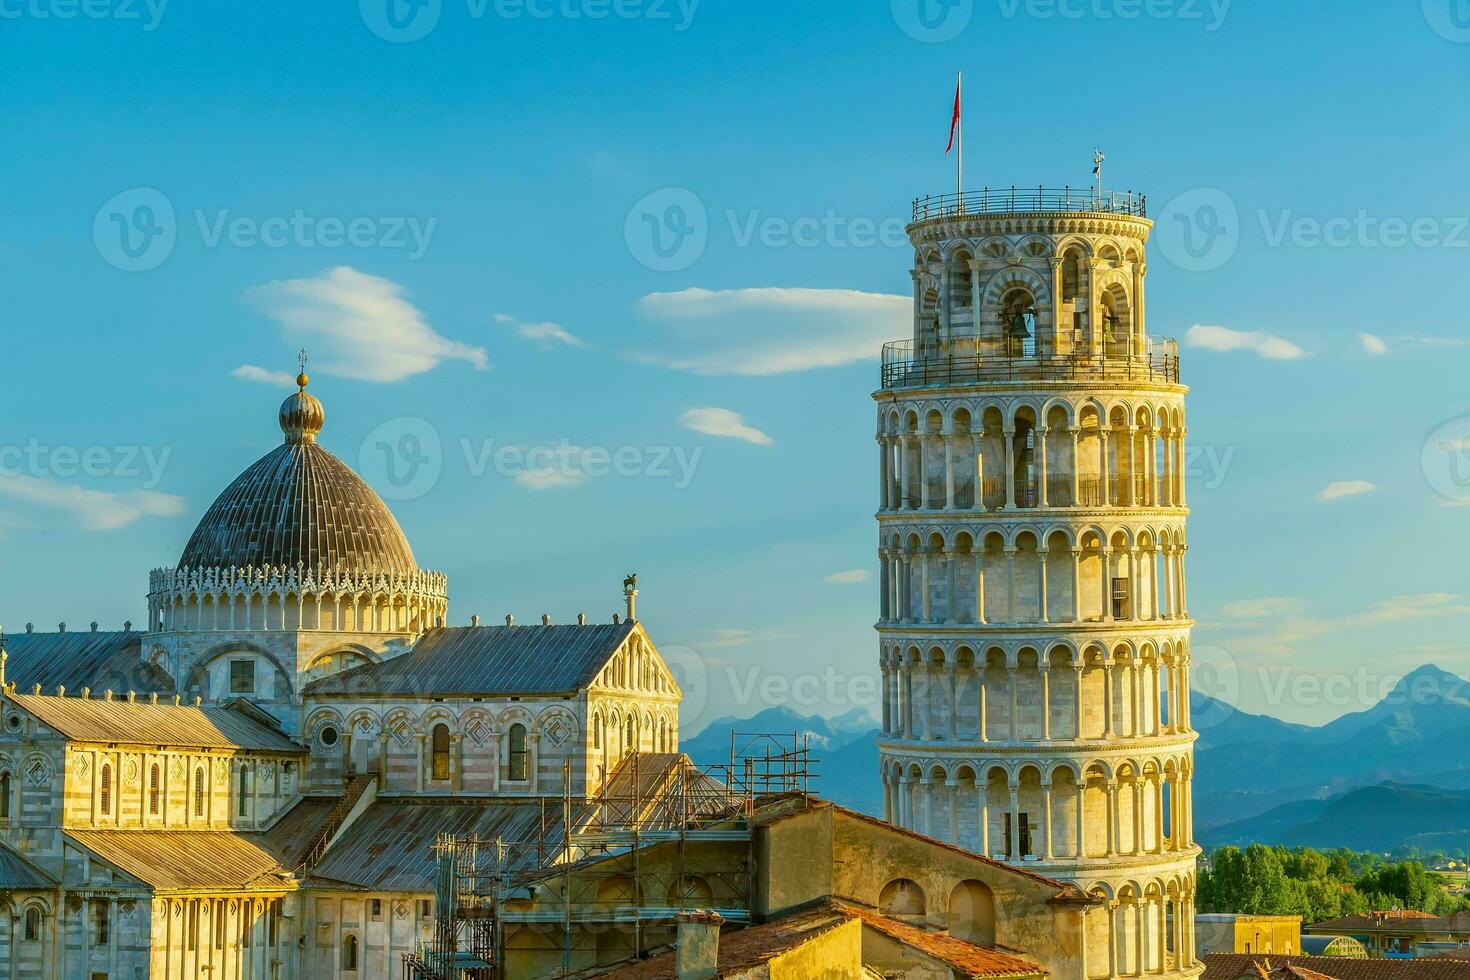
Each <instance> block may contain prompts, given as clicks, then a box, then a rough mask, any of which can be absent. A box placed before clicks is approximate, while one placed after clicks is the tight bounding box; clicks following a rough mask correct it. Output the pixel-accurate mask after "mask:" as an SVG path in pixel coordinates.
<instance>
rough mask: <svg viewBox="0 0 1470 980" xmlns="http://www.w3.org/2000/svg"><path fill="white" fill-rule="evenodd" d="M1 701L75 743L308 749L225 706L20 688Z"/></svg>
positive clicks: (269, 749) (282, 750) (300, 750)
mask: <svg viewBox="0 0 1470 980" xmlns="http://www.w3.org/2000/svg"><path fill="white" fill-rule="evenodd" d="M5 700H6V701H8V702H11V703H13V704H14V705H15V706H16V707H18V708H21V709H22V710H24V711H28V712H30V713H31V714H33V715H35V716H36V717H37V718H38V719H40V720H41V721H42V722H43V723H44V724H46V725H49V726H50V727H52V728H54V729H56V730H57V731H58V732H60V733H61V734H62V735H64V736H65V737H67V738H68V739H71V740H72V741H76V742H108V743H123V744H129V745H173V746H180V747H188V748H200V749H255V750H261V751H268V752H303V753H304V752H306V749H305V748H303V747H301V746H300V745H298V744H296V743H295V742H293V741H292V740H291V739H290V738H288V737H287V736H286V734H285V733H284V732H281V731H279V730H278V729H273V728H268V727H266V726H265V725H262V724H260V723H259V722H257V721H252V720H251V719H249V718H247V717H245V716H244V715H243V714H241V713H240V712H238V711H232V710H230V709H229V708H219V707H201V708H196V707H194V706H192V705H177V704H150V703H149V702H148V701H128V700H127V699H126V698H113V699H112V700H110V701H108V700H104V699H102V698H98V697H91V698H74V697H64V698H58V697H54V696H51V695H46V694H41V695H35V694H19V693H11V694H7V695H6V696H5Z"/></svg>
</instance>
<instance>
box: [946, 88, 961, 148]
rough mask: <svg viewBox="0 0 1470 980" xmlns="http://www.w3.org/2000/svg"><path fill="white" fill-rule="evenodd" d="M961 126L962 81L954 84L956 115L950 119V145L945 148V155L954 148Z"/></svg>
mask: <svg viewBox="0 0 1470 980" xmlns="http://www.w3.org/2000/svg"><path fill="white" fill-rule="evenodd" d="M959 128H960V83H959V82H955V84H954V115H953V116H951V117H950V120H949V145H948V146H946V147H945V148H944V155H945V156H949V151H950V150H952V149H954V134H955V131H956V130H958V129H959Z"/></svg>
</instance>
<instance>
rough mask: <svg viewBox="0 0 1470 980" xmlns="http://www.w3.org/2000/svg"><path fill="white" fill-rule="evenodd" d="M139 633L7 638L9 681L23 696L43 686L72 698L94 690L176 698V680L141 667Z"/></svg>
mask: <svg viewBox="0 0 1470 980" xmlns="http://www.w3.org/2000/svg"><path fill="white" fill-rule="evenodd" d="M142 636H143V634H142V633H140V632H138V631H137V630H122V631H118V630H92V631H90V632H76V631H70V630H68V631H65V632H60V633H14V634H6V635H5V638H4V642H3V643H0V646H3V647H4V649H5V652H6V654H7V657H6V661H5V679H6V681H7V682H9V683H12V684H14V685H15V686H16V688H17V689H19V690H21V691H29V690H30V689H31V688H32V687H33V686H34V685H36V684H40V685H41V686H42V687H43V688H45V689H46V690H48V691H51V690H55V688H56V687H57V686H58V685H61V686H64V687H65V688H67V690H69V691H72V692H78V693H79V692H80V691H81V689H82V688H84V687H91V688H92V689H94V690H96V691H97V692H98V693H99V694H100V693H101V692H102V690H103V688H107V687H110V688H112V689H113V690H116V691H127V690H134V691H143V692H145V693H147V692H152V691H157V692H159V693H160V694H163V693H168V694H172V693H173V689H174V687H173V679H172V678H170V677H169V676H168V675H167V674H166V673H164V672H163V671H160V670H157V669H155V668H153V667H150V666H148V665H147V664H145V663H143V662H142V656H141V655H140V652H139V651H140V649H141V638H142Z"/></svg>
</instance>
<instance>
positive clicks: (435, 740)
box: [430, 725, 449, 779]
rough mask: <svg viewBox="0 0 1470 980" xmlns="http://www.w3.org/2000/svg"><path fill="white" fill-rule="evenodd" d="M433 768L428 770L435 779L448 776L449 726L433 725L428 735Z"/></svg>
mask: <svg viewBox="0 0 1470 980" xmlns="http://www.w3.org/2000/svg"><path fill="white" fill-rule="evenodd" d="M430 742H431V746H430V747H431V749H432V753H433V755H432V759H431V760H430V761H431V763H432V764H433V769H432V770H430V772H431V773H432V775H433V778H435V779H448V778H449V726H448V725H435V726H434V731H433V733H432V735H431V736H430Z"/></svg>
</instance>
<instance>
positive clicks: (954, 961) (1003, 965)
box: [833, 902, 1313, 980]
mask: <svg viewBox="0 0 1470 980" xmlns="http://www.w3.org/2000/svg"><path fill="white" fill-rule="evenodd" d="M833 904H834V905H836V906H837V908H839V909H841V910H843V911H844V912H850V913H851V914H853V915H856V916H857V917H858V918H860V919H862V920H863V924H864V925H865V926H868V927H869V928H872V929H875V930H877V931H878V932H881V933H883V934H884V935H885V936H888V937H889V938H890V939H895V940H897V941H898V942H901V943H903V944H904V945H905V946H909V947H911V948H913V949H916V950H918V951H919V952H921V953H924V954H925V955H928V956H932V957H933V958H934V959H936V960H939V961H940V962H941V963H944V964H946V965H948V966H949V967H951V968H952V969H953V970H954V971H955V972H956V973H957V974H958V975H959V976H961V977H965V978H972V980H973V978H981V977H1040V976H1045V975H1046V968H1045V967H1043V966H1041V965H1039V964H1037V963H1033V962H1031V961H1030V960H1025V959H1022V958H1021V957H1019V956H1014V955H1012V954H1011V953H1007V952H1003V951H1001V950H998V949H996V948H994V947H993V946H977V945H975V944H974V943H969V942H965V941H964V940H963V939H956V938H955V937H954V936H951V935H948V934H946V933H941V932H926V931H925V930H923V929H920V928H918V927H916V926H911V925H909V924H908V923H906V922H899V921H898V920H897V919H890V918H888V917H887V916H884V915H881V914H879V913H878V912H876V911H874V910H873V909H865V908H859V907H857V906H853V905H848V904H847V903H845V902H834V903H833ZM1302 980H1313V978H1302Z"/></svg>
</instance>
